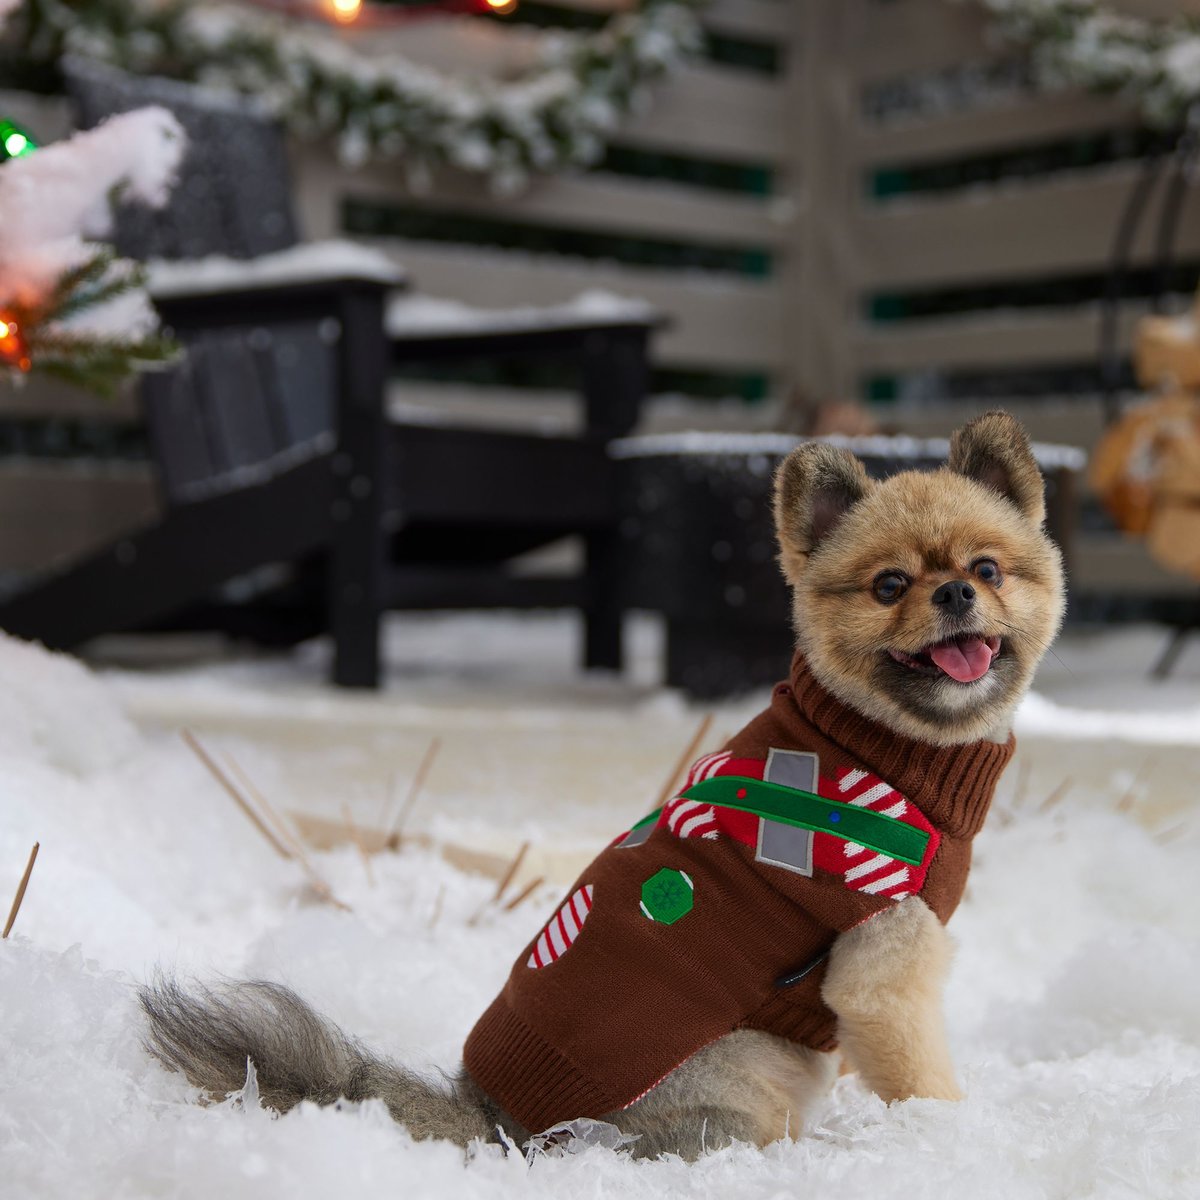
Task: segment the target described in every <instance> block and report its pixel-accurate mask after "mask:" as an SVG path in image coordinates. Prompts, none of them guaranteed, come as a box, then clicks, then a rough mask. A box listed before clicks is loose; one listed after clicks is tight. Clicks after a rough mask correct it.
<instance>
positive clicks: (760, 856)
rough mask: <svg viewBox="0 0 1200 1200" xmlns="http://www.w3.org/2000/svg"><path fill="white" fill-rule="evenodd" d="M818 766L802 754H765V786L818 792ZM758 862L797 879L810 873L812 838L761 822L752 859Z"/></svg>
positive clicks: (803, 831)
mask: <svg viewBox="0 0 1200 1200" xmlns="http://www.w3.org/2000/svg"><path fill="white" fill-rule="evenodd" d="M819 765H820V764H819V762H818V760H817V756H816V755H815V754H810V753H808V752H807V751H804V750H776V749H775V748H774V747H772V748H771V749H770V750H769V751H768V752H767V767H766V770H765V771H764V772H763V779H765V780H766V781H767V782H768V783H781V784H783V785H784V787H793V788H796V789H797V790H799V791H802V792H815V791H816V790H817V774H818V768H819ZM754 857H755V858H756V859H757V860H758V861H759V862H762V863H769V864H770V865H771V866H773V867H783V869H784V870H785V871H795V873H796V874H797V875H809V876H811V875H812V873H813V835H812V832H811V831H810V830H808V829H797V828H796V827H795V826H794V825H784V824H781V823H780V822H779V821H767V820H762V819H760V820H759V822H758V851H757V853H756V854H755V856H754Z"/></svg>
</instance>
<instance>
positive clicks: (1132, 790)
mask: <svg viewBox="0 0 1200 1200" xmlns="http://www.w3.org/2000/svg"><path fill="white" fill-rule="evenodd" d="M1149 767H1150V759H1148V758H1144V759H1142V762H1141V765H1140V766H1139V767H1138V769H1137V770H1136V771H1134V773H1133V778H1132V779H1131V780H1130V781H1129V786H1128V787H1127V788H1126V789H1125V794H1124V795H1123V796H1122V797H1121V798H1120V800H1118V801H1117V812H1123V813H1127V812H1132V811H1133V807H1134V805H1135V804H1136V803H1137V791H1138V788H1139V786H1140V785H1141V782H1142V777H1143V776H1144V775H1145V774H1146V771H1147V770H1148V769H1149Z"/></svg>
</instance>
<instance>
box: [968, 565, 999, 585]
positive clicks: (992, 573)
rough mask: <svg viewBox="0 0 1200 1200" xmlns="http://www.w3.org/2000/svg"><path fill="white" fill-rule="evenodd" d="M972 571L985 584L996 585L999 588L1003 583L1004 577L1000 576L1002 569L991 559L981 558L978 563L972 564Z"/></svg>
mask: <svg viewBox="0 0 1200 1200" xmlns="http://www.w3.org/2000/svg"><path fill="white" fill-rule="evenodd" d="M971 570H972V571H974V572H975V574H976V576H978V578H980V579H982V580H983V582H984V583H991V584H994V585H995V586H996V587H999V586H1000V584H1001V583H1002V582H1003V576H1002V575H1001V574H1000V568H999V567H998V566H996V564H995V563H994V562H993V561H992V560H991V559H990V558H981V559H979V561H978V562H975V563H972V564H971Z"/></svg>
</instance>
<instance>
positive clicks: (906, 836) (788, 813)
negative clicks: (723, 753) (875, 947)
mask: <svg viewBox="0 0 1200 1200" xmlns="http://www.w3.org/2000/svg"><path fill="white" fill-rule="evenodd" d="M681 795H682V797H683V799H685V800H696V801H699V802H701V803H704V804H714V805H716V806H717V807H718V808H733V809H736V810H737V811H738V812H746V813H752V814H753V815H754V816H756V817H762V818H763V820H766V821H779V822H780V823H781V824H784V825H795V826H797V827H798V828H800V829H810V830H812V831H813V832H814V833H831V834H833V836H834V837H836V838H841V840H842V841H843V842H856V843H857V844H858V845H860V846H866V847H867V848H868V849H869V850H874V851H876V853H878V854H886V855H887V856H888V857H889V858H895V859H898V860H899V861H900V862H906V863H911V864H912V865H913V866H920V864H921V863H922V862H923V861H924V860H925V851H926V850H927V849H928V847H929V834H927V833H926V832H925V831H924V830H922V829H918V828H917V827H916V826H914V825H909V824H907V823H906V822H904V821H901V820H900V819H899V818H898V817H889V816H885V815H884V814H883V813H879V812H873V811H872V810H871V809H869V808H859V807H857V806H856V805H853V804H846V803H845V802H843V801H841V800H826V799H825V797H824V796H818V795H817V794H816V793H815V792H802V791H800V789H799V788H793V787H787V786H786V785H785V784H781V783H768V782H767V781H766V780H763V779H750V778H748V777H747V776H743V775H716V776H714V777H713V778H712V779H704V780H702V781H701V782H700V783H696V784H693V785H692V786H691V787H690V788H688V789H687V791H686V792H682V793H681ZM661 812H662V809H658V810H656V811H655V812H652V813H651V814H650V815H649V816H647V817H643V818H642V819H641V820H640V821H639V822H638V823H637V824H636V825H635V826H634V827H633V828H634V829H641V828H642V827H643V826H645V825H649V824H650V823H651V822H653V821H657V820H658V816H659V813H661ZM631 832H632V831H631Z"/></svg>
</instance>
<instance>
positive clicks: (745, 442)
mask: <svg viewBox="0 0 1200 1200" xmlns="http://www.w3.org/2000/svg"><path fill="white" fill-rule="evenodd" d="M803 441H816V442H826V443H828V444H829V445H831V446H838V447H840V448H842V449H845V450H849V451H850V452H851V453H852V454H857V455H860V456H863V457H868V458H912V459H921V460H928V459H944V458H946V456H947V455H948V454H949V453H950V441H949V439H948V438H917V437H908V436H906V435H903V434H897V435H884V434H872V435H870V436H867V437H844V436H842V435H840V434H832V435H830V436H828V437H819V438H803V437H801V436H800V435H798V434H790V433H707V432H683V433H654V434H646V435H644V436H641V437H628V438H621V439H620V440H619V441H615V442H613V443H612V444H611V445H610V447H609V452H610V453H611V454H612V456H613V457H614V458H651V457H656V456H659V455H672V454H690V455H710V456H715V455H730V454H741V455H774V456H782V455H784V454H787V453H788V451H789V450H792V449H794V448H795V447H796V446H798V445H799V444H800V443H801V442H803ZM1033 454H1034V457H1035V458H1036V459H1037V461H1038V465H1039V466H1041V467H1042V468H1043V469H1044V470H1054V469H1056V468H1059V467H1065V468H1066V469H1067V470H1071V471H1082V470H1083V468H1084V467H1085V466H1086V465H1087V454H1086V453H1085V452H1084V451H1083V450H1081V449H1079V447H1078V446H1064V445H1060V444H1058V443H1054V442H1034V443H1033Z"/></svg>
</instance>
